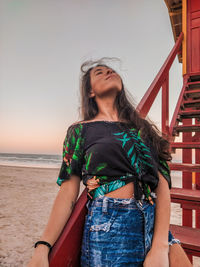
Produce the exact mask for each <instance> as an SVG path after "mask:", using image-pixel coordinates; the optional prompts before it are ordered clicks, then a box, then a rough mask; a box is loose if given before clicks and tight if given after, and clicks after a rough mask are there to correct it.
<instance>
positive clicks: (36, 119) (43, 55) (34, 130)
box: [0, 0, 182, 154]
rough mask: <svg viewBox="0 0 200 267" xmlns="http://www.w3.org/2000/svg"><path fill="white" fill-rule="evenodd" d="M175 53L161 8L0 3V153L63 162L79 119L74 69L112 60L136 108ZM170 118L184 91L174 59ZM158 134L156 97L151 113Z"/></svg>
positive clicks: (103, 0) (95, 2)
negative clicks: (67, 141)
mask: <svg viewBox="0 0 200 267" xmlns="http://www.w3.org/2000/svg"><path fill="white" fill-rule="evenodd" d="M173 46H174V38H173V33H172V28H171V24H170V19H169V15H168V10H167V7H166V5H165V2H164V0H154V1H149V0H140V1H138V0H123V1H122V0H109V1H108V0H84V1H83V0H76V1H74V0H56V1H55V0H15V1H14V0H12V1H11V0H1V1H0V47H1V50H0V127H1V131H0V152H6V153H42V154H61V150H62V145H63V140H64V137H65V135H66V130H67V128H68V126H69V125H70V124H71V123H74V122H76V121H79V120H82V118H81V116H80V114H79V107H80V94H79V79H80V66H81V64H82V63H83V62H84V61H86V60H90V59H92V60H95V59H99V58H101V57H117V58H119V59H120V60H121V63H117V62H116V63H115V66H113V67H115V69H116V70H117V71H118V72H119V74H120V75H121V77H122V79H123V82H124V84H125V88H126V89H127V90H128V92H129V93H130V94H131V95H132V97H133V98H134V100H135V103H136V104H138V103H139V101H140V100H141V98H142V96H143V95H144V93H145V92H146V90H147V89H148V88H149V86H150V84H151V83H152V81H153V79H154V78H155V76H156V75H157V73H158V71H159V70H160V68H161V66H162V64H163V63H164V61H165V59H166V58H167V56H168V55H169V53H170V51H171V49H172V48H173ZM169 86H170V95H169V97H170V99H169V103H170V109H169V111H170V113H169V118H170V120H171V117H172V115H173V111H174V108H175V105H176V102H177V99H178V96H179V93H180V90H181V86H182V64H180V63H179V62H178V58H177V57H176V59H175V61H174V63H173V65H172V68H171V70H170V73H169ZM148 115H149V117H150V119H152V120H153V121H154V122H155V124H156V125H157V126H158V127H159V128H160V122H161V93H159V94H158V97H157V99H156V101H155V103H154V104H153V106H152V109H151V111H150V112H149V114H148Z"/></svg>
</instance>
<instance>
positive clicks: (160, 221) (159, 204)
mask: <svg viewBox="0 0 200 267" xmlns="http://www.w3.org/2000/svg"><path fill="white" fill-rule="evenodd" d="M158 175H159V183H158V187H157V188H156V190H155V193H156V195H157V198H156V212H155V225H154V234H153V241H152V248H154V247H155V248H157V247H161V246H162V247H165V248H167V249H168V234H169V224H170V213H171V198H170V190H169V186H168V182H167V180H166V179H165V178H164V177H163V176H162V174H161V173H160V172H158Z"/></svg>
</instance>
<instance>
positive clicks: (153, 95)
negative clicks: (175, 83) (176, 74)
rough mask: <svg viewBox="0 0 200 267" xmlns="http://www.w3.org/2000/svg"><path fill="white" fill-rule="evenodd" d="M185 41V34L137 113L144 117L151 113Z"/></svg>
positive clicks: (177, 42)
mask: <svg viewBox="0 0 200 267" xmlns="http://www.w3.org/2000/svg"><path fill="white" fill-rule="evenodd" d="M182 40H183V32H181V34H180V35H179V37H178V39H177V41H176V43H175V45H174V47H173V48H172V50H171V52H170V54H169V56H168V57H167V59H166V60H165V62H164V64H163V65H162V67H161V69H160V70H159V72H158V74H157V75H156V77H155V79H154V80H153V82H152V83H151V85H150V87H149V88H148V90H147V91H146V93H145V94H144V96H143V98H142V99H141V101H140V103H139V104H138V106H137V108H136V109H137V111H138V112H140V114H141V115H142V116H143V117H146V115H147V113H148V112H149V110H150V108H151V106H152V104H153V102H154V100H155V98H156V96H157V94H158V92H159V90H160V88H161V86H162V84H163V81H164V80H165V79H166V77H167V75H168V73H169V69H170V68H171V65H172V63H173V61H174V59H175V57H176V55H177V53H178V51H179V50H180V48H181V44H182Z"/></svg>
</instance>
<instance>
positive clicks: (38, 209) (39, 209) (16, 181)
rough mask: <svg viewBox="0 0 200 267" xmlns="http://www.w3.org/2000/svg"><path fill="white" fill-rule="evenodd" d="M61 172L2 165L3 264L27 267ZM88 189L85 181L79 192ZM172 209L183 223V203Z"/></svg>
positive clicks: (175, 182)
mask: <svg viewBox="0 0 200 267" xmlns="http://www.w3.org/2000/svg"><path fill="white" fill-rule="evenodd" d="M58 172H59V169H54V168H52V169H51V168H33V167H9V166H0V186H1V191H0V200H1V213H0V229H1V240H0V267H21V266H22V267H24V266H27V263H28V262H29V260H30V258H31V256H32V253H33V252H34V248H33V244H34V243H35V242H36V241H37V240H38V239H39V238H40V236H41V235H42V233H43V230H44V227H45V225H46V224H47V221H48V217H49V215H50V211H51V207H52V205H53V201H54V199H55V197H56V195H57V192H58V191H59V188H60V187H59V186H58V185H57V184H56V180H57V176H58ZM173 186H180V177H177V176H175V177H173ZM84 188H85V186H84V185H83V184H82V182H81V189H80V193H79V195H80V194H81V193H82V191H83V189H84ZM171 209H172V211H171V220H170V222H171V223H173V224H179V225H181V209H180V206H179V204H174V203H172V204H171ZM194 258H195V262H196V263H194V266H195V267H197V266H198V267H199V266H200V265H198V264H197V260H199V259H198V258H196V257H194Z"/></svg>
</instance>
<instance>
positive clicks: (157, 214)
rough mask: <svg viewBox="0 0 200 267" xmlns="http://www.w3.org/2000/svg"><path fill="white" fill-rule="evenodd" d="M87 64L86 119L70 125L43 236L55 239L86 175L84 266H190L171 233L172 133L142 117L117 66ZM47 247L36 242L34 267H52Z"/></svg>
mask: <svg viewBox="0 0 200 267" xmlns="http://www.w3.org/2000/svg"><path fill="white" fill-rule="evenodd" d="M88 66H89V67H88ZM85 67H86V68H87V70H86V71H85V70H84V68H85ZM81 70H82V72H83V76H82V79H81V95H82V116H83V118H84V120H83V121H80V122H76V123H74V124H72V125H71V126H70V127H69V128H68V131H67V135H66V138H65V140H64V144H63V162H62V166H61V169H60V173H59V177H58V180H57V184H58V185H59V186H60V191H59V192H58V195H57V197H56V199H55V202H54V205H53V208H52V211H51V215H50V218H49V221H48V224H47V226H46V228H45V231H44V233H43V235H42V236H41V239H40V240H42V241H46V242H48V243H47V244H46V245H51V246H52V245H53V244H54V243H55V241H56V240H57V238H58V236H59V234H60V233H61V231H62V229H63V227H64V225H65V223H66V221H67V220H68V218H69V217H70V214H71V211H72V209H73V206H74V203H75V202H76V199H77V196H78V194H79V186H80V180H83V183H84V184H85V185H86V186H87V188H88V202H87V208H88V214H87V215H86V220H85V227H84V233H83V240H82V247H81V266H92V267H93V266H116V267H117V266H135V267H137V266H145V267H148V266H149V267H150V266H154V267H167V266H175V264H176V267H178V266H181V267H183V266H185V267H187V266H191V263H190V261H189V260H188V258H187V255H186V254H185V252H184V250H183V249H182V247H181V246H180V241H179V240H177V239H175V238H174V237H173V235H172V234H171V232H170V231H169V221H170V191H169V189H170V188H171V177H170V172H169V168H168V165H167V163H166V161H167V160H170V159H171V155H170V153H169V143H168V141H167V139H165V138H164V137H162V136H161V135H159V131H158V129H157V128H156V127H155V125H153V124H151V123H150V122H148V121H147V120H145V119H142V118H141V117H140V116H139V114H138V113H137V112H136V110H135V108H134V107H133V105H132V104H131V102H130V101H129V100H128V99H127V97H126V93H125V89H124V85H123V82H122V79H121V77H120V76H119V74H117V73H116V72H115V71H114V70H113V69H112V68H110V67H108V66H107V65H106V64H103V63H102V60H99V61H94V62H92V61H89V62H85V63H84V64H83V65H82V66H81ZM154 128H155V129H154ZM46 245H45V244H40V243H39V244H37V246H36V248H35V253H34V255H33V257H32V259H31V261H30V263H29V265H28V267H33V266H37V267H40V266H41V267H42V266H48V252H49V247H48V246H46ZM175 262H176V263H175Z"/></svg>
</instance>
